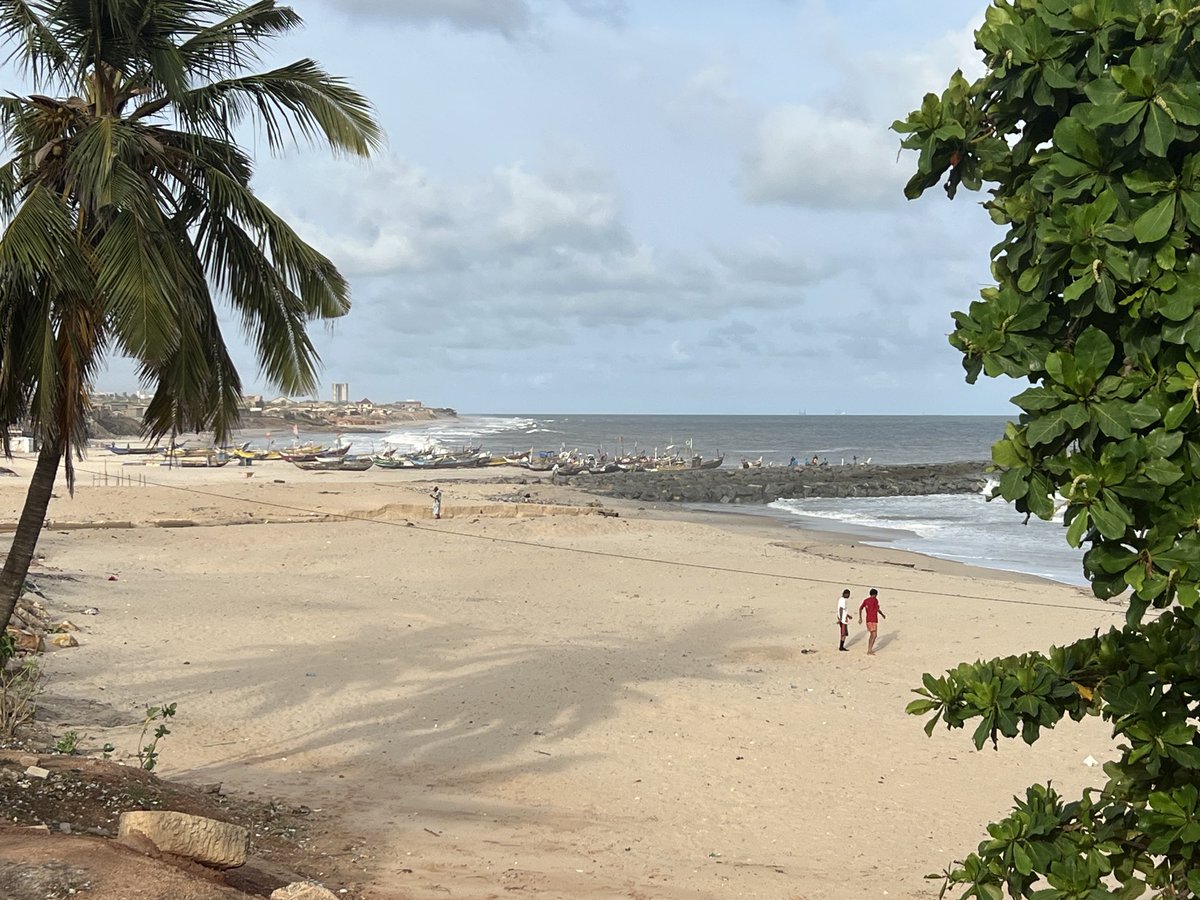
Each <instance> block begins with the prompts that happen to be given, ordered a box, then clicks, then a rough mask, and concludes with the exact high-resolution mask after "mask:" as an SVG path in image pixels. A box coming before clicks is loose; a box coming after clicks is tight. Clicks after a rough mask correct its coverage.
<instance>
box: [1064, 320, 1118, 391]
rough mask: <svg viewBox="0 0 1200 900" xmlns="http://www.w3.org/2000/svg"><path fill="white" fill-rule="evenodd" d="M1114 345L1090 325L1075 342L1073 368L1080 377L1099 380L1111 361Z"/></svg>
mask: <svg viewBox="0 0 1200 900" xmlns="http://www.w3.org/2000/svg"><path fill="white" fill-rule="evenodd" d="M1115 353H1116V347H1114V346H1113V342H1112V341H1111V340H1109V337H1108V335H1106V334H1105V333H1104V332H1103V331H1101V330H1100V329H1099V328H1095V327H1090V328H1088V329H1087V330H1085V331H1084V332H1083V334H1081V335H1080V336H1079V339H1078V340H1077V341H1076V342H1075V348H1074V356H1075V369H1076V373H1077V375H1078V376H1079V377H1080V378H1087V379H1088V380H1089V381H1091V382H1093V383H1094V382H1096V381H1097V380H1099V378H1100V376H1101V375H1103V374H1104V370H1105V369H1107V368H1108V364H1109V363H1110V362H1112V358H1113V355H1114V354H1115Z"/></svg>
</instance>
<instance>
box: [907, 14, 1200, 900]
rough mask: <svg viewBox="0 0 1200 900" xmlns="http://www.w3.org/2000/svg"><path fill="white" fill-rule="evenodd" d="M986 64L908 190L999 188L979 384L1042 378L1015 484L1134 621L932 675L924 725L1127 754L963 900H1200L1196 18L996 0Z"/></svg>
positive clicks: (1001, 456) (1199, 98) (1021, 836)
mask: <svg viewBox="0 0 1200 900" xmlns="http://www.w3.org/2000/svg"><path fill="white" fill-rule="evenodd" d="M975 37H976V45H977V47H978V48H979V49H980V50H981V51H982V53H983V56H984V61H985V64H986V74H984V75H983V76H982V77H981V78H980V79H978V80H977V81H975V82H974V83H970V82H968V81H967V80H966V79H965V78H964V77H963V76H962V73H961V72H960V73H956V74H955V75H954V76H953V77H952V79H951V81H950V84H949V87H948V88H947V90H946V91H945V92H944V93H943V94H942V95H941V96H936V95H933V94H930V95H928V96H927V97H925V100H924V102H923V103H922V105H921V108H920V109H919V110H916V111H915V112H913V113H912V114H910V116H909V117H908V118H907V119H906V120H904V121H901V122H897V123H896V124H895V125H894V126H893V127H894V128H895V129H896V130H897V131H899V132H900V133H902V134H903V135H905V137H904V139H903V142H902V143H903V146H904V147H906V148H909V149H911V150H916V151H919V158H918V162H917V171H916V174H915V175H914V176H913V178H912V180H911V181H910V182H909V184H908V187H907V190H906V193H907V195H908V196H909V197H910V198H915V197H917V196H919V195H921V194H922V193H923V192H924V191H925V190H927V189H928V188H931V187H933V186H935V185H938V184H944V186H945V189H946V191H947V193H948V194H949V195H950V196H951V197H953V196H954V195H955V193H956V191H957V189H958V188H959V187H960V186H961V187H963V188H967V189H969V190H973V191H975V190H980V189H981V188H982V187H983V186H984V185H985V184H986V185H987V186H988V192H989V194H990V196H989V197H988V199H987V200H986V201H985V202H984V204H983V205H984V206H985V208H986V209H987V211H988V212H989V214H990V215H991V218H992V220H993V221H994V222H995V223H996V224H998V225H1001V226H1003V227H1004V228H1006V229H1007V230H1006V232H1005V234H1004V237H1003V239H1002V240H1001V242H1000V243H999V244H998V245H997V246H996V247H995V248H994V249H993V251H992V275H993V278H994V279H995V284H994V285H993V286H990V287H987V288H986V289H984V290H983V291H982V294H981V298H980V299H979V300H978V301H976V302H973V303H971V304H970V307H969V308H968V310H967V311H966V312H958V313H955V314H954V322H955V328H954V331H953V334H952V336H951V338H950V340H951V343H952V344H953V345H954V346H955V347H956V348H958V349H959V350H961V351H962V353H963V358H964V365H965V368H966V371H967V380H968V381H971V382H973V381H975V379H976V378H977V377H978V376H979V375H980V373H984V374H986V375H988V376H1000V375H1006V376H1009V377H1012V378H1017V379H1025V380H1027V381H1028V382H1029V383H1030V387H1028V388H1027V389H1026V390H1024V391H1023V392H1022V393H1020V394H1018V395H1017V396H1016V397H1015V398H1013V400H1014V403H1016V405H1017V406H1018V407H1020V409H1021V410H1022V413H1021V415H1020V417H1019V420H1018V421H1017V422H1016V423H1012V424H1010V425H1009V426H1008V427H1007V428H1006V430H1005V434H1004V437H1003V439H1002V440H1001V441H1000V442H999V443H997V444H996V445H995V447H994V448H993V459H994V461H995V463H996V464H997V466H998V467H1000V469H1001V470H1003V477H1002V478H1001V480H1000V485H999V488H998V491H999V493H1000V494H1001V495H1002V496H1003V497H1004V498H1005V499H1006V500H1008V501H1009V502H1011V503H1012V504H1014V505H1015V506H1016V508H1017V510H1019V511H1021V512H1024V513H1026V514H1032V515H1036V516H1039V517H1041V518H1049V517H1050V516H1051V515H1052V513H1053V511H1054V509H1055V506H1056V503H1062V504H1065V515H1064V522H1065V526H1066V539H1067V541H1068V542H1069V543H1070V544H1071V545H1072V546H1076V547H1079V546H1083V547H1085V548H1086V553H1085V555H1084V562H1083V567H1084V572H1085V574H1086V576H1087V578H1088V579H1089V581H1090V582H1091V585H1092V588H1093V591H1094V593H1095V594H1096V596H1097V597H1100V598H1105V599H1107V598H1113V597H1118V596H1121V597H1124V598H1125V599H1126V601H1127V607H1128V612H1127V616H1126V622H1125V625H1124V627H1123V628H1120V629H1112V630H1110V631H1109V632H1108V633H1107V634H1096V635H1094V636H1093V637H1089V638H1086V639H1084V640H1080V641H1077V642H1076V643H1074V644H1071V645H1070V646H1067V647H1057V648H1052V649H1050V650H1049V651H1048V652H1046V653H1028V654H1025V655H1022V656H1017V657H1009V658H1006V659H994V660H991V661H990V662H976V663H971V664H964V665H961V666H959V667H958V668H956V669H954V670H952V671H950V672H948V673H946V674H945V675H944V676H943V677H941V678H935V677H932V676H928V675H927V676H926V677H925V684H924V687H923V688H921V689H920V690H918V691H917V693H918V694H919V695H920V698H919V699H918V700H916V701H914V702H913V703H912V704H911V705H910V706H909V712H911V713H913V714H916V715H929V714H930V713H932V714H933V717H932V719H930V721H929V723H928V726H927V730H928V731H929V732H930V733H932V730H933V728H934V727H935V725H936V723H937V722H938V721H939V720H940V721H941V722H942V723H943V724H944V725H945V726H947V727H949V728H963V727H968V726H970V727H973V729H974V742H975V745H976V746H977V747H983V746H984V745H985V744H986V743H987V742H989V741H991V742H993V743H995V742H996V741H997V740H998V739H999V738H1000V737H1001V736H1002V737H1005V738H1012V737H1016V736H1017V735H1020V736H1021V737H1022V738H1023V739H1024V740H1025V741H1027V742H1030V743H1032V742H1033V741H1035V740H1037V738H1038V735H1039V733H1040V731H1041V730H1042V729H1044V728H1050V727H1053V726H1055V725H1056V724H1057V723H1059V722H1060V721H1061V720H1062V719H1063V717H1064V716H1070V717H1071V718H1072V719H1075V720H1079V719H1081V718H1082V717H1084V716H1085V715H1099V716H1103V717H1104V719H1105V720H1106V721H1107V722H1109V723H1111V725H1112V728H1113V733H1114V734H1115V736H1116V737H1117V738H1118V740H1119V757H1118V758H1117V759H1115V760H1112V761H1110V762H1108V763H1107V764H1106V765H1105V767H1104V771H1105V773H1106V774H1107V776H1108V781H1107V784H1106V785H1105V786H1104V788H1103V789H1101V790H1089V791H1086V792H1084V794H1083V795H1082V796H1081V797H1079V798H1074V799H1072V798H1067V797H1063V796H1060V795H1059V793H1058V792H1057V791H1055V790H1054V789H1053V788H1052V787H1050V786H1048V785H1047V786H1042V785H1038V786H1034V787H1031V788H1029V790H1028V792H1027V794H1026V795H1025V797H1024V799H1021V800H1019V801H1018V802H1017V805H1016V807H1015V808H1014V809H1013V811H1012V813H1011V815H1010V816H1009V817H1008V818H1006V819H1004V820H1003V821H1001V822H997V823H995V824H992V825H990V826H989V827H988V833H989V835H990V838H989V840H987V841H985V842H984V843H982V844H980V845H979V847H978V849H977V851H976V852H974V853H972V854H970V855H969V856H968V857H967V858H966V859H965V860H963V861H961V862H959V863H955V864H954V866H953V867H951V869H949V870H948V871H947V872H946V873H945V874H946V878H947V887H953V888H955V889H957V890H961V891H962V892H963V893H962V896H965V897H978V898H981V900H982V898H989V900H995V898H1000V897H1002V896H1003V895H1004V894H1005V893H1007V894H1008V895H1010V896H1014V897H1018V896H1020V897H1037V898H1038V900H1058V898H1062V900H1066V898H1101V897H1119V898H1132V897H1137V896H1139V895H1141V894H1143V893H1146V892H1149V893H1150V895H1152V896H1159V897H1190V896H1193V895H1196V894H1200V792H1198V786H1200V740H1198V739H1197V725H1198V719H1200V6H1196V5H1195V4H1194V2H1193V0H1186V2H1172V0H996V2H994V3H993V4H992V5H991V7H990V8H989V9H988V10H987V16H986V19H985V22H984V24H983V26H982V27H981V28H980V29H979V30H978V31H977V32H976V36H975Z"/></svg>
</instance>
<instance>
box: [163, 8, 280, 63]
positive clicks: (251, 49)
mask: <svg viewBox="0 0 1200 900" xmlns="http://www.w3.org/2000/svg"><path fill="white" fill-rule="evenodd" d="M302 24H304V20H303V19H301V18H300V16H299V15H298V14H297V13H296V12H295V11H294V10H292V9H291V8H290V7H287V6H279V5H277V4H276V3H275V0H259V2H257V3H251V4H250V5H249V6H245V7H242V8H239V9H235V10H234V11H232V12H231V13H230V14H229V15H227V16H226V17H225V18H223V19H222V20H220V21H218V22H213V23H212V24H210V25H208V26H206V27H204V28H202V29H201V30H200V31H199V32H197V33H196V34H195V35H194V36H193V37H191V38H189V39H188V40H186V41H184V42H183V43H182V44H180V46H179V53H180V56H181V57H182V58H183V60H184V62H185V64H186V66H187V69H188V72H189V73H191V75H192V77H193V78H195V79H197V80H203V81H214V80H218V79H222V78H228V77H230V76H231V75H235V74H236V73H238V72H242V71H244V70H245V69H246V68H247V67H249V66H252V65H258V63H259V62H260V60H261V55H260V53H259V49H260V48H261V47H262V46H263V45H264V44H265V43H266V41H267V40H268V39H270V38H273V37H276V36H278V35H282V34H286V33H287V32H289V31H292V30H293V29H295V28H298V27H300V26H301V25H302Z"/></svg>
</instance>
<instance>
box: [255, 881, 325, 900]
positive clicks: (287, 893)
mask: <svg viewBox="0 0 1200 900" xmlns="http://www.w3.org/2000/svg"><path fill="white" fill-rule="evenodd" d="M270 900H339V898H338V895H337V894H335V893H334V892H333V891H331V890H329V888H325V887H321V885H319V884H316V883H315V882H312V881H293V882H292V883H291V884H289V885H287V886H286V887H281V888H277V889H276V890H273V891H271V898H270Z"/></svg>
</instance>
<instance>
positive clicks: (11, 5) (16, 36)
mask: <svg viewBox="0 0 1200 900" xmlns="http://www.w3.org/2000/svg"><path fill="white" fill-rule="evenodd" d="M48 11H49V6H48V4H47V3H44V2H42V3H29V2H26V0H0V44H4V45H6V46H11V47H12V49H11V50H10V51H9V54H8V56H7V57H6V59H5V62H7V63H12V64H13V65H15V66H16V67H17V68H18V69H19V70H20V71H22V72H25V73H27V74H28V75H29V76H30V77H31V78H32V79H33V82H34V84H36V85H44V84H47V83H51V82H59V83H61V82H66V81H68V80H69V79H70V77H71V75H73V70H72V68H71V66H70V64H69V57H68V54H67V51H66V49H65V48H64V47H63V46H62V44H61V43H59V40H58V37H57V36H56V35H55V33H54V31H53V30H52V29H51V28H50V27H49V25H48V24H47V23H46V20H45V15H46V13H47V12H48Z"/></svg>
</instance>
